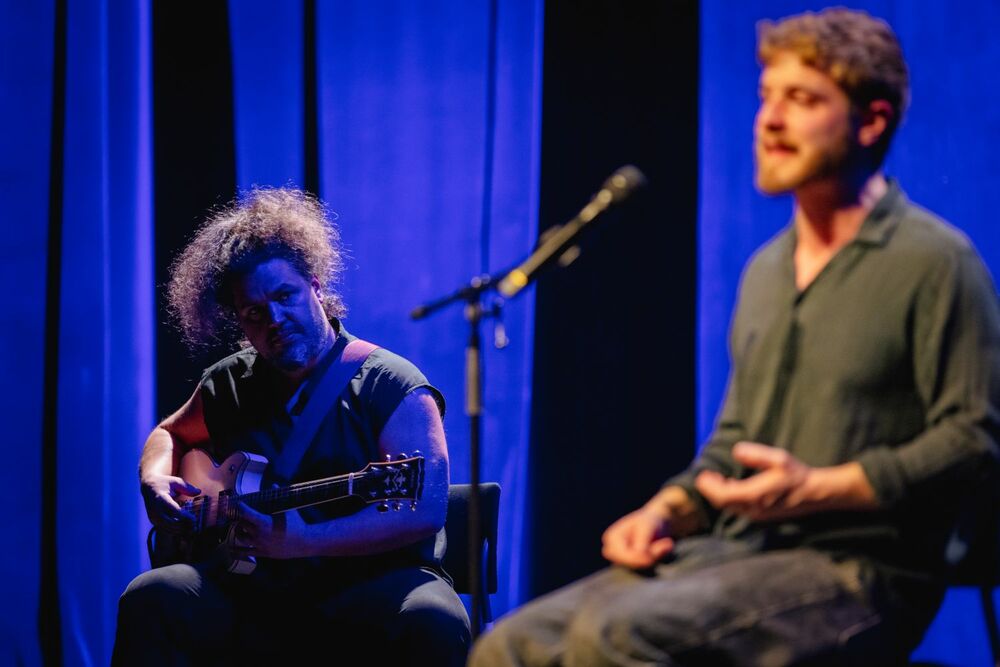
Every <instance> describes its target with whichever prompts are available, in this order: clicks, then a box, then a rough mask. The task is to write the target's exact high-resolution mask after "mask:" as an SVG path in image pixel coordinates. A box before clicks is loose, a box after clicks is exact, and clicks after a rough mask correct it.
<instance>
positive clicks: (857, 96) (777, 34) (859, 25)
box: [757, 7, 910, 162]
mask: <svg viewBox="0 0 1000 667" xmlns="http://www.w3.org/2000/svg"><path fill="white" fill-rule="evenodd" d="M784 52H790V53H794V54H795V55H797V56H798V57H799V58H801V59H802V62H803V63H805V64H806V65H808V66H810V67H814V68H816V69H818V70H820V71H821V72H823V73H825V74H826V75H827V76H829V77H830V78H831V79H833V80H834V81H835V82H836V83H837V85H838V86H840V88H841V90H843V91H844V93H845V94H846V95H847V97H848V99H849V100H850V101H851V105H852V106H853V107H854V108H855V110H862V109H865V108H866V107H867V106H868V104H869V103H871V102H872V101H874V100H885V101H887V102H888V103H889V104H890V105H891V106H892V110H893V117H892V118H891V119H890V121H889V127H888V131H887V132H885V134H884V135H883V138H882V140H881V141H880V142H879V143H878V144H877V145H876V147H875V148H876V156H877V158H878V161H879V162H881V159H882V158H883V157H884V156H885V153H886V152H887V151H888V150H889V141H890V140H891V139H892V135H893V133H894V132H895V131H896V128H897V127H898V126H899V122H900V120H902V118H903V113H904V112H905V111H906V108H907V106H908V105H909V98H910V78H909V70H908V69H907V66H906V60H905V59H904V58H903V50H902V47H901V46H900V45H899V40H898V39H897V38H896V35H895V33H893V31H892V28H890V27H889V24H888V23H886V22H885V21H883V20H881V19H878V18H875V17H873V16H871V15H869V14H867V13H865V12H863V11H855V10H850V9H845V8H843V7H833V8H829V9H824V10H823V11H821V12H805V13H803V14H798V15H797V16H790V17H787V18H784V19H781V20H780V21H778V22H773V21H761V22H759V23H758V24H757V60H758V61H760V63H761V64H762V65H764V66H767V64H768V63H770V62H772V61H773V60H774V58H775V57H776V56H777V55H778V54H780V53H784Z"/></svg>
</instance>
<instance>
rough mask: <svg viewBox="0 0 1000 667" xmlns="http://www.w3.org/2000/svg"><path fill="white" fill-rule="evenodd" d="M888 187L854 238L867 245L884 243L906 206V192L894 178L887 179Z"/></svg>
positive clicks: (897, 223)
mask: <svg viewBox="0 0 1000 667" xmlns="http://www.w3.org/2000/svg"><path fill="white" fill-rule="evenodd" d="M888 184H889V188H888V190H886V193H885V194H884V195H882V198H881V199H879V200H878V202H877V203H876V204H875V207H874V208H872V210H871V211H869V212H868V215H867V216H866V217H865V221H864V222H863V223H861V229H859V230H858V235H857V236H856V237H854V240H855V241H857V242H859V243H864V244H868V245H885V244H886V243H887V242H888V240H889V237H890V236H891V235H892V232H893V230H894V229H896V227H897V226H898V225H899V221H900V219H901V218H902V214H903V210H904V209H905V208H906V202H907V198H906V193H904V192H903V190H902V188H900V187H899V183H897V182H896V180H895V179H893V178H890V179H888Z"/></svg>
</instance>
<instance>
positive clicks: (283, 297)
mask: <svg viewBox="0 0 1000 667" xmlns="http://www.w3.org/2000/svg"><path fill="white" fill-rule="evenodd" d="M291 298H292V295H291V293H290V292H282V293H281V294H279V295H278V301H280V302H281V303H285V302H287V301H288V300H289V299H291Z"/></svg>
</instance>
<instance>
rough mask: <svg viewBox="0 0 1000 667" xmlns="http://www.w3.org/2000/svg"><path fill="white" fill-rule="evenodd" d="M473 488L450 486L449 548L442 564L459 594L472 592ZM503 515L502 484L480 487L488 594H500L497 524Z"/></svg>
mask: <svg viewBox="0 0 1000 667" xmlns="http://www.w3.org/2000/svg"><path fill="white" fill-rule="evenodd" d="M471 492H472V486H471V485H469V484H452V485H451V486H450V487H448V518H447V519H446V520H445V524H444V532H445V534H446V535H447V537H448V548H447V550H446V551H445V555H444V561H443V563H442V565H443V567H444V569H445V571H446V572H447V573H448V574H450V575H451V578H452V579H453V580H454V582H455V590H456V591H457V592H459V593H472V585H471V583H470V581H469V497H470V495H471ZM499 514H500V485H499V484H497V483H496V482H483V483H481V484H480V485H479V518H480V524H479V525H480V526H481V531H482V546H481V548H482V554H483V556H482V565H483V568H482V575H480V576H481V580H482V582H483V592H484V593H496V592H497V521H498V518H499Z"/></svg>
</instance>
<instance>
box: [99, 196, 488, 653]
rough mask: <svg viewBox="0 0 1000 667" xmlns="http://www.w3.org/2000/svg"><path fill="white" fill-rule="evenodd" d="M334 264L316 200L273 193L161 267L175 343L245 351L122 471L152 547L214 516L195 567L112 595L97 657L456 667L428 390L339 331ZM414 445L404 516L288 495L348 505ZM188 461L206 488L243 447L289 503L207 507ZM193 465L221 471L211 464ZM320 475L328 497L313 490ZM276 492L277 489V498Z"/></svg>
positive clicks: (410, 370)
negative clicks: (233, 335)
mask: <svg viewBox="0 0 1000 667" xmlns="http://www.w3.org/2000/svg"><path fill="white" fill-rule="evenodd" d="M341 266H342V261H341V255H340V251H339V236H338V232H337V230H336V228H335V227H333V225H332V224H331V223H330V221H329V219H328V216H327V214H326V212H325V210H324V208H323V206H322V205H321V204H320V202H318V201H317V200H316V199H314V198H312V197H310V196H307V195H306V194H304V193H302V192H299V191H296V190H291V189H257V190H254V191H252V192H250V193H248V194H247V195H246V196H244V197H243V198H242V199H241V200H239V201H237V202H236V203H235V204H234V205H233V206H231V207H230V208H228V209H226V210H223V211H221V212H219V213H217V214H216V215H215V216H213V217H212V218H211V219H210V220H208V222H207V223H206V224H205V225H204V226H203V227H202V228H201V229H200V230H199V231H198V233H197V234H196V236H195V237H194V239H193V240H192V241H191V243H190V245H188V247H187V248H186V249H185V250H184V251H183V253H182V254H181V256H180V258H179V259H178V261H177V262H176V263H175V265H174V266H173V268H172V275H171V282H170V287H169V300H170V305H171V310H172V312H173V314H174V315H175V316H176V317H177V319H178V321H179V323H180V325H181V327H182V329H183V331H184V333H185V335H186V337H187V339H188V340H189V341H190V342H191V343H193V344H201V343H205V342H209V341H213V340H217V339H218V338H219V337H220V336H223V335H224V334H225V332H226V331H237V332H239V333H241V334H242V335H243V337H244V339H245V343H246V344H245V347H243V349H241V350H239V351H238V352H236V353H234V354H232V355H230V356H228V357H226V358H225V359H222V360H221V361H219V362H218V363H216V364H214V365H213V366H211V367H210V368H208V369H207V370H206V371H205V373H204V375H203V376H202V378H201V381H200V382H199V383H198V386H197V387H196V388H195V390H194V393H193V394H192V395H191V398H190V399H189V400H188V401H187V402H186V403H185V404H184V405H183V406H181V408H180V409H179V410H178V411H177V412H175V413H174V414H172V415H170V416H169V417H167V418H166V419H164V420H163V422H161V423H160V425H159V426H157V427H156V428H155V429H153V432H152V433H151V434H150V435H149V438H148V439H147V440H146V443H145V446H144V448H143V452H142V457H141V462H140V465H139V476H140V482H141V492H142V497H143V499H144V501H145V504H146V510H147V512H148V514H149V517H150V520H151V521H152V522H153V524H154V526H155V527H156V528H157V531H158V533H157V538H158V541H160V540H165V539H167V537H168V536H169V535H171V534H173V535H180V536H186V535H188V534H189V533H190V532H191V531H192V529H193V527H195V526H201V525H202V524H205V523H206V521H207V522H209V523H211V521H210V519H211V517H215V518H218V517H219V516H223V517H230V518H232V522H231V525H230V529H231V530H230V531H229V533H228V534H229V536H230V539H229V540H228V541H227V545H226V547H225V548H221V549H217V550H210V551H209V557H207V558H205V559H202V560H198V559H195V560H193V561H192V562H177V563H172V564H169V565H165V566H163V567H156V568H155V569H153V570H151V571H149V572H146V573H144V574H142V575H140V576H139V577H137V578H136V579H135V580H134V581H132V583H131V584H129V586H128V588H127V590H126V591H125V593H124V594H123V595H122V598H121V601H120V604H119V615H118V632H117V637H116V642H115V651H114V663H115V664H118V665H144V666H148V665H177V664H202V663H204V664H263V663H269V664H300V663H303V662H305V661H307V660H314V659H315V658H316V656H317V655H318V656H321V657H322V658H323V659H324V660H328V661H330V662H332V663H340V664H362V663H361V661H362V660H364V661H366V662H367V663H370V664H399V665H426V664H434V665H452V666H455V667H457V666H459V665H463V664H464V663H465V655H466V652H467V648H468V643H469V620H468V616H467V615H466V612H465V609H464V607H463V606H462V604H461V601H460V600H459V599H458V596H457V595H456V594H455V592H454V590H453V589H452V587H451V585H450V580H449V579H448V577H447V575H446V574H445V573H444V572H443V571H442V569H441V556H442V549H443V546H444V544H443V541H442V540H440V539H438V537H439V535H438V534H439V532H441V529H442V527H443V525H444V518H445V511H446V505H447V490H448V451H447V445H446V443H445V437H444V430H443V428H442V424H441V414H442V412H443V410H444V399H443V398H442V396H441V394H440V392H438V390H437V389H435V388H434V387H433V386H431V385H430V384H429V383H428V382H427V380H426V378H425V377H424V376H423V375H422V374H421V373H420V371H419V370H417V368H416V367H415V366H414V365H413V364H411V363H410V362H408V361H407V360H405V359H403V358H402V357H399V356H397V355H395V354H393V353H391V352H389V351H387V350H384V349H378V348H375V346H373V345H370V344H365V343H363V342H361V341H358V340H357V339H355V338H354V337H353V336H352V335H351V334H350V333H348V332H347V330H346V329H345V328H344V327H343V325H342V324H341V321H340V318H341V317H343V315H344V313H345V308H344V304H343V302H342V301H341V299H340V296H339V295H338V294H337V293H336V292H335V291H333V287H332V286H333V284H334V283H335V280H336V278H337V276H338V274H339V272H340V270H341ZM349 356H350V357H351V358H352V359H353V361H350V362H349V361H348V360H347V357H349ZM352 364H353V365H352ZM338 374H340V375H342V377H340V378H339V384H338ZM310 422H312V423H313V424H314V425H313V426H312V427H309V426H308V425H307V424H308V423H310ZM293 443H298V444H293ZM297 447H298V448H300V450H301V451H299V453H298V454H297V455H292V454H289V451H290V450H291V451H294V450H295V449H296V448H297ZM199 449H200V450H204V451H205V452H207V453H208V455H210V458H209V457H207V456H204V455H200V454H198V453H197V452H195V450H199ZM237 452H246V453H247V454H245V455H244V454H237ZM418 453H419V454H420V455H421V457H422V458H421V460H420V461H419V463H417V462H413V463H408V464H407V465H408V466H411V467H409V468H407V470H408V471H409V472H410V474H411V475H413V474H414V473H413V471H414V470H417V469H419V470H420V473H419V474H417V475H416V476H414V477H411V478H409V481H408V482H406V481H405V480H404V483H401V484H398V485H396V486H398V487H400V488H396V486H394V487H393V489H392V490H393V492H396V491H406V489H405V488H402V487H404V486H406V485H408V486H409V490H410V493H411V495H410V496H408V497H410V498H413V497H414V496H413V495H412V494H413V493H414V489H419V490H420V494H419V495H420V498H419V501H418V502H417V503H416V504H415V505H413V506H412V511H411V510H410V506H409V504H407V503H404V505H406V506H407V509H406V511H392V509H393V507H391V506H390V504H389V503H371V504H368V505H366V506H365V507H364V509H360V510H359V511H356V512H353V513H350V512H348V511H346V510H345V508H344V506H343V503H332V504H331V503H329V502H323V501H324V500H327V499H333V498H334V497H335V496H332V495H331V496H329V497H327V496H316V495H308V494H309V493H312V494H316V493H318V492H320V491H324V490H326V489H331V490H339V491H341V492H343V493H344V494H346V495H347V496H349V498H348V500H350V499H356V496H357V494H358V489H359V487H360V486H361V483H362V478H363V477H364V476H362V475H353V474H352V473H355V472H356V471H359V470H361V469H362V468H365V466H366V464H368V463H369V462H373V461H386V459H387V458H388V459H390V460H396V459H399V458H400V457H406V456H407V455H410V456H411V457H412V455H414V454H418ZM196 454H197V455H198V456H200V457H201V458H200V459H196V460H201V461H209V463H208V464H207V465H206V466H205V467H206V468H208V472H207V473H204V472H202V476H203V478H204V479H206V480H207V481H208V482H209V483H212V482H214V480H215V479H216V478H218V477H224V476H226V475H230V473H231V474H232V475H233V476H236V475H237V473H236V472H233V470H235V469H237V468H238V469H239V471H240V472H241V473H242V474H247V473H243V471H244V470H246V471H250V470H253V469H254V468H253V466H254V465H255V462H256V463H259V462H260V461H261V459H260V457H261V456H262V455H263V456H266V457H267V458H269V459H270V460H271V461H272V463H275V462H282V463H284V464H285V466H284V467H285V471H284V472H281V465H278V466H276V467H274V466H272V467H270V468H268V469H266V471H265V472H264V473H263V481H264V491H263V493H264V494H270V496H263V498H265V499H266V498H271V499H272V500H273V499H275V498H281V499H282V502H291V501H292V500H294V501H295V502H293V503H291V504H292V505H294V507H293V509H291V510H288V509H287V506H282V507H280V508H279V510H278V511H276V512H269V511H265V510H264V509H263V508H262V507H261V505H256V504H255V503H253V502H250V501H249V500H246V501H244V502H240V503H239V504H238V505H235V504H233V505H227V504H226V503H227V500H226V499H225V498H224V494H223V493H221V492H220V493H219V496H218V500H217V501H216V500H214V499H212V498H209V500H210V501H211V502H208V503H206V502H205V497H204V496H203V494H204V490H203V489H201V488H198V486H197V485H195V484H194V483H192V479H190V478H189V479H185V477H184V473H183V471H182V467H181V457H182V456H184V455H187V456H188V457H191V456H194V455H196ZM234 456H235V457H236V458H233V457H234ZM288 456H292V460H290V461H289V460H286V459H283V458H282V457H288ZM241 457H242V458H241ZM211 459H214V463H222V462H223V461H235V462H236V463H231V464H229V469H227V466H226V465H222V466H221V467H220V468H213V467H212V465H213V464H212V463H211V462H210V461H211ZM188 460H189V459H188V458H187V457H185V461H188ZM420 466H422V467H420ZM186 469H187V468H184V469H183V470H186ZM380 470H383V471H387V470H394V471H397V472H398V471H400V470H403V469H402V468H397V469H393V468H391V467H387V468H380ZM196 472H198V471H197V469H196ZM338 475H344V476H345V480H344V482H343V483H342V485H341V486H340V487H338V486H336V485H335V484H333V483H323V484H320V483H315V480H329V479H330V478H336V476H338ZM395 475H396V472H391V473H386V475H385V476H384V479H385V481H386V483H387V484H388V483H391V484H394V485H395V484H396V482H395V480H396V479H397V477H396V476H395ZM368 479H374V480H375V482H378V481H379V480H380V479H382V478H381V477H378V476H375V477H372V476H369V478H368ZM291 484H294V485H296V486H295V487H294V488H295V489H296V490H295V491H294V493H292V492H291V491H286V492H284V495H282V490H281V487H287V486H288V485H291ZM324 484H325V485H324ZM276 485H277V486H276ZM366 488H372V489H373V491H372V493H371V495H372V496H373V497H375V496H376V495H377V494H376V491H375V490H374V489H375V488H376V487H366ZM378 488H380V487H378ZM324 492H325V491H324ZM352 493H353V494H354V495H351V494H352ZM294 494H299V495H298V497H297V500H296V497H295V496H294ZM192 499H194V503H189V502H188V501H191V500H192ZM365 500H368V499H367V498H365ZM394 505H395V507H394V509H396V510H399V509H400V504H398V503H394ZM215 507H218V508H219V509H218V510H215V509H214V508H215ZM223 507H227V508H228V509H227V511H225V512H224V511H223V510H222V508H223ZM196 508H201V510H200V511H198V510H196ZM349 509H357V503H355V505H354V506H353V507H351V508H349ZM213 512H214V514H212V513H213ZM206 517H209V519H206ZM217 552H221V555H223V556H226V558H219V557H216V556H217ZM230 557H231V558H230Z"/></svg>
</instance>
